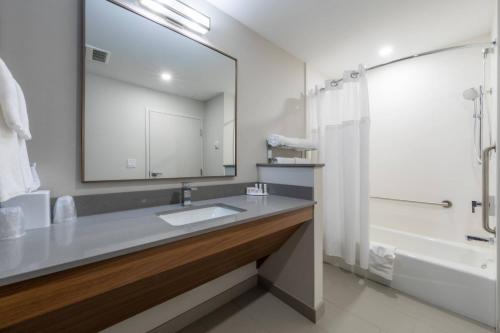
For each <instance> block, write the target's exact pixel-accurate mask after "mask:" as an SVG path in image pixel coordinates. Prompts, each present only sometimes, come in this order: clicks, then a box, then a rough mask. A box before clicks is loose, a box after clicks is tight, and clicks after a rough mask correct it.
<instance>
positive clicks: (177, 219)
mask: <svg viewBox="0 0 500 333" xmlns="http://www.w3.org/2000/svg"><path fill="white" fill-rule="evenodd" d="M243 211H244V210H243V209H240V208H236V207H231V206H227V205H222V204H216V205H211V206H202V207H192V208H186V209H183V210H181V211H178V210H177V211H173V212H164V213H159V214H158V217H159V218H160V219H162V220H163V221H165V222H167V223H168V224H170V225H173V226H180V225H186V224H191V223H197V222H202V221H207V220H211V219H216V218H219V217H224V216H230V215H235V214H238V213H241V212H243Z"/></svg>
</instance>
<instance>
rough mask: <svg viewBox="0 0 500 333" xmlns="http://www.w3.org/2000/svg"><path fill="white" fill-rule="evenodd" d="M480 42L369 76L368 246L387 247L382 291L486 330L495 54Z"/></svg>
mask: <svg viewBox="0 0 500 333" xmlns="http://www.w3.org/2000/svg"><path fill="white" fill-rule="evenodd" d="M489 38H490V37H489V36H483V37H482V38H480V39H482V40H481V41H478V42H475V43H471V44H467V45H461V46H455V47H450V48H445V49H439V50H436V51H431V52H425V53H422V54H419V55H418V57H414V56H412V57H407V58H404V60H405V61H400V60H397V61H393V62H391V63H390V64H391V66H374V69H376V70H374V71H371V72H370V74H369V76H368V84H369V90H370V110H371V115H372V127H371V142H370V143H371V156H370V164H371V166H370V186H371V190H370V193H371V200H370V211H371V212H370V220H371V221H370V225H371V227H370V234H371V235H370V240H371V241H372V242H377V243H382V244H387V245H389V246H393V247H395V248H396V259H395V264H394V274H393V279H392V281H383V282H385V283H387V284H389V285H390V286H392V287H393V288H395V289H398V290H401V291H403V292H405V293H407V294H410V295H413V296H415V297H417V298H419V299H423V300H425V301H428V302H430V303H432V304H434V305H437V306H440V307H443V308H445V309H448V310H451V311H454V312H457V313H459V314H461V315H464V316H467V317H469V318H472V319H475V320H478V321H480V322H482V323H485V324H487V325H489V326H495V325H496V305H495V295H496V247H495V245H494V243H495V241H496V240H495V227H494V226H493V225H494V221H493V218H494V215H495V213H496V212H495V207H494V205H493V202H494V195H495V193H496V188H495V185H494V183H495V179H496V173H495V170H496V154H495V139H494V138H496V126H495V123H496V119H497V116H496V104H497V103H496V97H495V95H494V94H492V92H496V89H497V87H496V73H495V71H496V57H497V54H496V53H497V50H496V49H495V43H489V42H484V43H483V42H482V41H484V40H485V39H489ZM481 50H483V52H482V56H481ZM422 55H425V57H421V56H422ZM382 67H383V68H382ZM471 87H473V88H471ZM462 97H463V98H462ZM471 102H472V103H471ZM490 194H492V195H490ZM490 220H491V221H490Z"/></svg>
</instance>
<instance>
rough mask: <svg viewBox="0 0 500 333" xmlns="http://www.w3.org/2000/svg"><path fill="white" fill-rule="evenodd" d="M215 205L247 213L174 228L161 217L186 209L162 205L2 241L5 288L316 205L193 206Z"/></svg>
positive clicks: (244, 199)
mask: <svg viewBox="0 0 500 333" xmlns="http://www.w3.org/2000/svg"><path fill="white" fill-rule="evenodd" d="M214 203H221V204H225V205H230V206H234V207H237V208H240V209H243V210H245V211H243V212H241V213H238V214H235V215H231V216H227V217H222V218H218V219H212V220H207V221H202V222H198V223H193V224H189V225H184V226H177V227H175V226H172V225H170V224H168V223H166V222H164V221H163V220H161V219H160V218H158V217H157V216H156V214H157V213H160V212H166V211H172V210H177V209H181V208H182V207H181V205H179V204H177V205H167V206H158V207H152V208H144V209H135V210H127V211H122V212H116V213H108V214H99V215H91V216H86V217H81V218H79V219H78V221H77V222H76V223H68V224H58V225H52V226H50V227H47V228H40V229H33V230H28V231H27V232H26V235H25V236H24V237H21V238H18V239H12V240H1V241H0V286H3V285H7V284H11V283H15V282H19V281H22V280H26V279H30V278H34V277H38V276H42V275H46V274H50V273H54V272H58V271H62V270H65V269H69V268H73V267H77V266H81V265H84V264H89V263H93V262H97V261H101V260H104V259H109V258H112V257H116V256H120V255H124V254H128V253H132V252H136V251H140V250H144V249H147V248H151V247H154V246H158V245H162V244H166V243H170V242H174V241H178V240H180V239H184V238H188V237H192V236H195V235H199V234H202V233H206V232H209V231H213V230H217V229H223V228H227V227H229V226H234V225H237V224H241V223H245V222H249V221H253V220H256V219H260V218H263V217H267V216H272V215H276V214H281V213H285V212H288V211H292V210H296V209H300V208H304V207H309V206H312V205H314V202H313V201H309V200H301V199H294V198H288V197H282V196H275V195H270V196H267V197H252V196H245V195H241V196H234V197H226V198H218V199H212V200H204V201H197V202H194V203H193V206H204V205H207V204H214Z"/></svg>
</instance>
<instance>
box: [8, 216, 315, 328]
mask: <svg viewBox="0 0 500 333" xmlns="http://www.w3.org/2000/svg"><path fill="white" fill-rule="evenodd" d="M312 218H313V208H312V207H308V208H303V209H299V210H296V211H293V212H289V213H285V214H280V215H276V216H272V217H268V218H264V219H261V220H257V221H254V222H249V223H245V224H242V225H239V226H234V227H229V228H227V229H222V230H218V231H213V232H209V233H206V234H203V235H200V236H195V237H191V238H188V239H185V240H180V241H176V242H173V243H170V244H166V245H160V246H157V247H154V248H151V249H147V250H143V251H140V252H136V253H132V254H128V255H124V256H120V257H117V258H113V259H109V260H105V261H101V262H97V263H93V264H89V265H85V266H81V267H78V268H74V269H70V270H66V271H62V272H58V273H54V274H50V275H47V276H42V277H39V278H35V279H31V280H27V281H23V282H19V283H16V284H12V285H7V286H3V287H0V331H1V332H37V333H42V332H50V333H55V332H72V333H77V332H85V333H88V332H96V331H99V330H102V329H104V328H106V327H109V326H111V325H113V324H116V323H118V322H120V321H122V320H124V319H127V318H129V317H131V316H133V315H135V314H137V313H139V312H142V311H144V310H147V309H148V308H151V307H153V306H155V305H157V304H160V303H163V302H165V301H167V300H169V299H171V298H173V297H175V296H177V295H180V294H182V293H184V292H186V291H188V290H190V289H193V288H195V287H197V286H200V285H202V284H204V283H206V282H208V281H210V280H213V279H215V278H217V277H219V276H221V275H224V274H226V273H228V272H230V271H232V270H235V269H237V268H238V267H241V266H243V265H246V264H248V263H251V262H253V261H256V260H258V259H260V258H264V257H266V256H268V255H270V254H271V253H273V252H275V251H276V250H277V249H279V248H280V247H281V245H283V244H284V243H285V242H286V240H287V239H288V238H289V237H290V236H291V235H292V234H293V233H294V232H295V231H296V230H297V229H298V228H299V227H300V225H301V224H302V223H305V222H308V221H310V220H312Z"/></svg>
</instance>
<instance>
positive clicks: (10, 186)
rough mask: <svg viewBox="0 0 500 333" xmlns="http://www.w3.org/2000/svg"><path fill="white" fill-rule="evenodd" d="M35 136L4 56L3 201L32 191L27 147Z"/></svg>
mask: <svg viewBox="0 0 500 333" xmlns="http://www.w3.org/2000/svg"><path fill="white" fill-rule="evenodd" d="M29 139H31V133H30V131H29V122H28V114H27V112H26V102H25V100H24V94H23V92H22V90H21V87H20V86H19V84H18V83H17V82H16V80H15V79H14V77H13V76H12V74H11V73H10V71H9V69H8V68H7V66H6V65H5V63H4V62H3V60H2V59H0V152H1V154H2V156H7V158H0V202H3V201H7V200H9V199H11V198H13V197H15V196H18V195H21V194H25V193H28V192H30V190H32V189H33V188H34V186H33V175H32V173H31V172H32V171H31V167H30V162H29V158H28V151H27V149H26V140H29Z"/></svg>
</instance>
